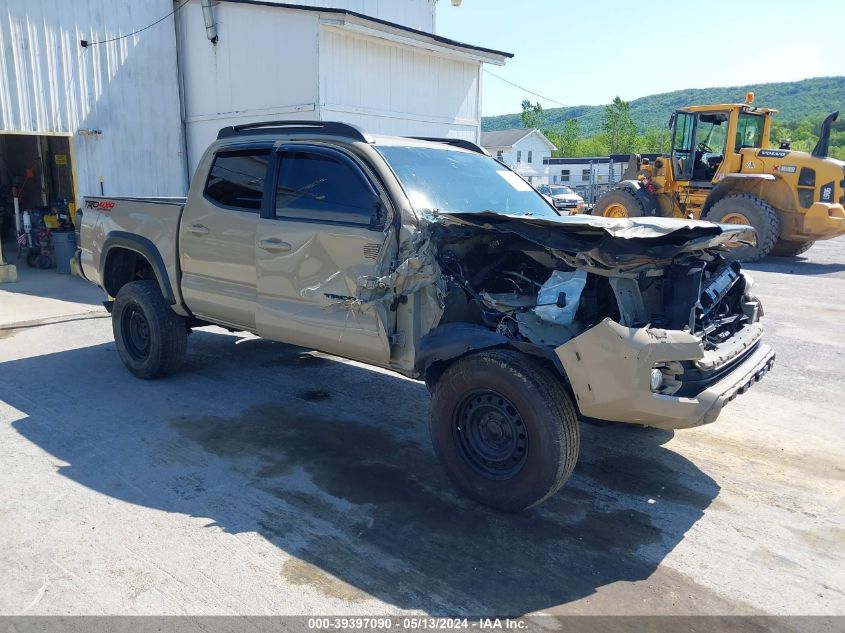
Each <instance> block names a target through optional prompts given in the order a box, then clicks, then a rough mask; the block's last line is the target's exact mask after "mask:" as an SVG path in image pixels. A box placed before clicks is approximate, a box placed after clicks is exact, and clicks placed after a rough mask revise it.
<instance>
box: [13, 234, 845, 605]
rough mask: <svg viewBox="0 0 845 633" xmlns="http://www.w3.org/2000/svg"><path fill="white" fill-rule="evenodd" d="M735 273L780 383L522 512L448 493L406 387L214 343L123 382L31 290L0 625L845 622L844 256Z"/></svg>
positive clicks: (105, 346)
mask: <svg viewBox="0 0 845 633" xmlns="http://www.w3.org/2000/svg"><path fill="white" fill-rule="evenodd" d="M750 268H752V269H753V271H755V272H753V273H752V275H753V276H754V278H755V280H756V282H757V286H756V292H757V294H758V295H759V296H760V297H761V298H762V299H763V301H764V303H765V308H766V312H767V314H766V319H765V323H766V326H767V331H768V340H769V341H770V342H771V343H772V344H773V345H774V346H775V347H776V348H777V353H778V358H777V363H776V366H775V369H774V371H773V372H771V373H770V374H769V375H768V376H767V377H766V378H765V379H764V381H763V382H762V383H760V384H758V385H756V386H755V387H754V388H753V389H751V391H750V392H749V393H747V394H746V395H744V396H741V397H740V398H739V399H738V400H736V401H734V402H733V403H732V404H731V405H730V406H729V407H728V408H727V409H726V411H725V412H724V413H723V415H722V417H720V419H719V420H718V421H717V422H716V423H714V424H711V425H708V426H705V427H702V428H698V429H692V430H687V431H679V432H676V433H674V434H673V433H671V432H663V431H657V430H648V429H641V428H634V427H630V426H623V425H612V424H603V425H597V424H585V425H584V428H583V444H582V449H581V459H580V462H579V464H578V466H577V468H576V470H575V474H574V475H573V477H572V479H571V480H570V482H569V484H568V485H567V486H566V487H565V488H564V489H563V490H562V491H561V492H560V493H559V494H558V495H557V496H556V497H555V498H553V499H551V500H550V501H548V502H547V503H545V504H544V505H542V506H541V507H540V508H537V509H534V510H532V511H529V512H525V513H523V514H520V515H503V514H498V513H495V512H492V511H488V510H485V509H483V508H480V507H478V506H476V505H474V504H473V503H471V502H469V501H467V500H465V499H464V498H462V497H460V496H458V495H457V494H456V493H455V492H454V491H453V490H452V488H451V487H450V486H449V484H448V483H447V481H446V479H445V477H444V475H443V474H442V473H441V471H440V470H439V468H438V465H437V463H436V461H435V458H434V455H433V454H432V450H431V447H430V444H429V440H428V435H427V430H426V423H425V421H426V415H427V409H428V395H427V393H426V390H425V387H424V386H423V385H422V384H421V383H418V382H414V381H411V380H406V379H404V378H400V377H398V376H396V375H394V374H391V373H389V372H384V371H377V370H373V369H371V368H367V367H364V366H361V365H358V364H356V363H351V362H347V361H342V360H339V359H337V358H333V357H328V356H324V355H321V354H317V353H311V352H309V351H307V350H303V349H299V348H294V347H290V346H286V345H281V344H277V343H272V342H268V341H262V340H259V339H255V338H252V337H246V336H243V335H233V334H229V333H225V332H223V331H222V330H219V329H216V328H207V329H204V330H201V331H197V332H195V333H194V334H193V335H192V336H191V338H190V342H189V357H188V361H187V363H186V366H185V368H184V370H183V371H182V372H181V373H180V374H179V375H177V376H174V377H172V378H170V379H167V380H163V381H158V382H144V381H140V380H137V379H135V378H133V377H132V376H130V375H129V373H128V372H127V371H126V370H125V369H124V368H123V366H122V364H121V363H120V361H119V359H118V357H117V354H116V352H115V348H114V344H113V341H112V332H111V323H110V321H109V320H108V319H105V318H98V317H101V316H102V313H101V312H98V310H100V308H98V306H97V301H99V300H100V299H101V297H100V296H99V294H98V292H97V291H96V290H94V289H92V288H89V287H88V286H87V285H85V284H84V282H82V281H81V280H78V279H68V278H63V277H58V276H57V275H55V274H54V273H33V272H31V271H26V270H22V271H21V272H22V275H21V282H19V283H18V284H14V285H7V286H0V323H5V326H6V327H8V325H9V324H10V323H13V322H30V321H33V320H35V321H38V320H43V319H45V318H46V319H48V320H53V321H55V320H57V319H58V320H60V321H63V322H58V323H53V324H47V325H40V326H34V327H33V326H31V327H26V328H21V329H13V330H8V329H6V330H0V476H1V477H2V479H0V481H2V484H0V613H3V614H70V613H73V614H183V613H190V614H319V615H323V614H368V615H374V614H396V613H403V612H417V613H431V614H450V615H457V614H510V615H519V614H528V613H534V612H541V613H562V614H563V613H565V614H596V613H600V614H619V613H626V614H676V613H683V614H723V615H724V614H760V613H765V614H814V615H820V614H840V615H845V593H844V592H845V520H843V519H845V439H843V438H845V414H843V396H845V381H843V378H842V369H843V361H845V328H843V325H845V307H843V301H844V300H845V239H839V240H836V241H832V242H826V243H821V244H819V245H817V246H816V247H815V248H813V249H812V250H811V251H810V252H809V253H808V254H807V257H805V258H798V259H795V260H786V259H771V260H768V261H766V262H764V263H762V264H759V265H754V266H751V267H750ZM39 275H40V276H39ZM39 294H40V295H41V296H38V295H39ZM50 296H53V297H58V298H56V299H50V298H49V297H50ZM56 302H63V305H58V304H57V303H56ZM67 319H70V320H67ZM30 325H31V324H30ZM0 327H2V326H0Z"/></svg>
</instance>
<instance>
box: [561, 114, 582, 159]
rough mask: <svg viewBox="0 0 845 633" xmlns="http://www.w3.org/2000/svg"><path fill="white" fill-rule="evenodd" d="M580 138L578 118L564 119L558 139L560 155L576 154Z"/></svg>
mask: <svg viewBox="0 0 845 633" xmlns="http://www.w3.org/2000/svg"><path fill="white" fill-rule="evenodd" d="M581 140H582V136H581V125H580V124H579V123H578V119H566V123H564V124H563V131H562V132H561V133H560V136H559V141H558V150H559V153H560V156H577V152H578V143H580V142H581Z"/></svg>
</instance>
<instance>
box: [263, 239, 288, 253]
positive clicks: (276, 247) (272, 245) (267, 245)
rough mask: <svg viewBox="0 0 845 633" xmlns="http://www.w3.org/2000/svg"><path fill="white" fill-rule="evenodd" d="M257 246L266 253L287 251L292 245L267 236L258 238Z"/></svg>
mask: <svg viewBox="0 0 845 633" xmlns="http://www.w3.org/2000/svg"><path fill="white" fill-rule="evenodd" d="M258 248H260V249H261V250H263V251H267V252H268V253H289V252H290V250H291V248H293V247H292V246H291V245H290V244H288V243H287V242H283V241H282V240H280V239H279V238H277V237H269V238H267V239H266V240H258Z"/></svg>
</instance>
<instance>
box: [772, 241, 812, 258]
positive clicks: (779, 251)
mask: <svg viewBox="0 0 845 633" xmlns="http://www.w3.org/2000/svg"><path fill="white" fill-rule="evenodd" d="M815 243H816V242H815V241H814V240H811V241H809V242H793V241H791V240H781V241H779V242H778V243H777V244H775V247H774V248H773V249H772V253H771V254H772V255H774V256H775V257H797V256H798V255H802V254H804V253H806V252H807V251H808V250H810V249H811V248H812V247H813V244H815Z"/></svg>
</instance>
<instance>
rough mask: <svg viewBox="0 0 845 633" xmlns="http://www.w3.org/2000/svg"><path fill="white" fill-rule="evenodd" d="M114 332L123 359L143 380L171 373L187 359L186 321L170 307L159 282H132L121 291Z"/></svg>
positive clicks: (113, 310)
mask: <svg viewBox="0 0 845 633" xmlns="http://www.w3.org/2000/svg"><path fill="white" fill-rule="evenodd" d="M112 330H113V331H114V341H115V344H116V346H117V353H118V354H119V355H120V359H121V360H122V361H123V364H124V365H126V367H127V368H128V369H129V371H131V372H132V373H133V374H135V375H136V376H138V377H139V378H145V379H147V380H149V379H153V378H160V377H162V376H166V375H168V374H171V373H173V372H174V371H176V370H177V369H178V368H179V366H180V365H181V364H182V361H183V360H184V359H185V351H186V349H187V346H188V328H187V326H186V324H185V319H183V318H182V317H180V316H179V315H178V314H176V313H175V312H174V311H173V310H172V309H171V307H170V306H169V305H167V302H166V301H165V300H164V297H163V296H162V295H161V290H159V287H158V282H157V281H155V280H143V281H132V282H130V283H128V284H126V285H125V286H123V287H122V288H121V289H120V290H119V291H118V293H117V297H116V298H115V301H114V306H113V308H112Z"/></svg>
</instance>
